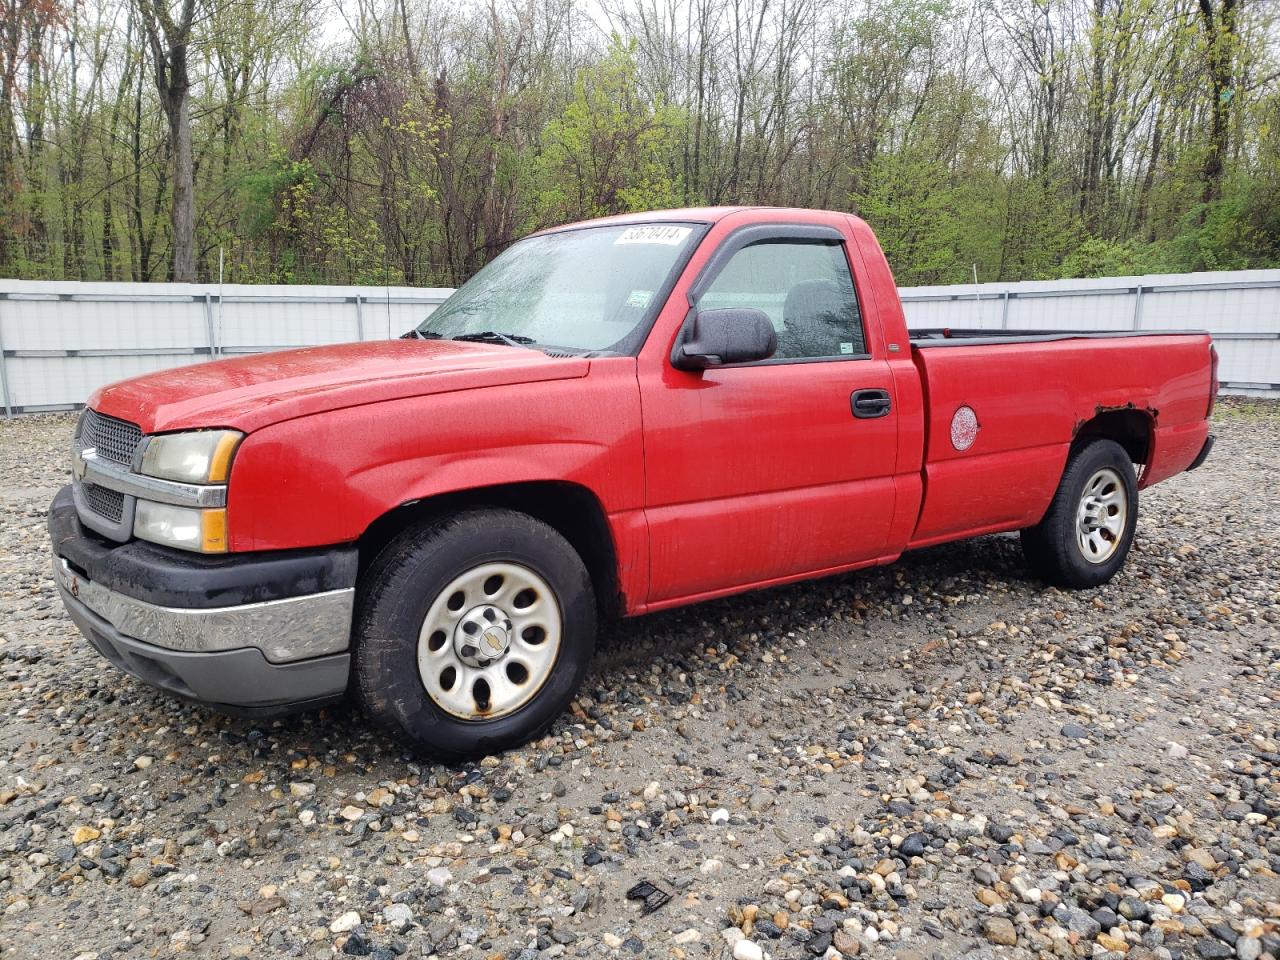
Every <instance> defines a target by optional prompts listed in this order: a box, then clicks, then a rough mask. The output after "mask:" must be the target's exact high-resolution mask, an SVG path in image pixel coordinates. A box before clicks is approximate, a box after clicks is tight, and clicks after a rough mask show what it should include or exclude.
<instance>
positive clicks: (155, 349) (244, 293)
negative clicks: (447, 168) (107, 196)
mask: <svg viewBox="0 0 1280 960" xmlns="http://www.w3.org/2000/svg"><path fill="white" fill-rule="evenodd" d="M451 292H452V291H451V290H445V289H418V288H413V287H320V286H249V285H240V284H227V285H226V286H224V287H221V288H220V287H218V286H217V285H205V284H147V283H70V282H67V283H62V282H44V281H22V280H0V388H2V391H3V401H4V407H5V412H6V414H8V413H13V412H25V411H39V410H58V409H67V408H71V407H75V406H79V405H80V404H83V403H84V401H85V400H86V399H87V398H88V397H89V395H90V394H91V393H92V392H93V391H94V390H96V389H97V388H98V387H100V386H102V385H103V384H106V383H110V382H112V381H114V380H121V379H124V378H126V377H132V376H138V375H140V374H144V373H150V372H152V371H154V370H161V369H165V368H167V367H175V366H181V365H184V364H190V363H199V362H202V361H204V360H209V359H212V358H216V357H221V356H231V355H236V354H243V353H257V352H261V351H264V350H279V349H283V348H287V347H300V346H312V345H315V344H323V343H341V342H345V341H349V340H381V339H386V338H389V337H395V336H399V335H400V334H401V333H403V332H404V331H406V330H408V329H409V328H410V327H413V326H415V325H416V324H418V323H420V322H421V321H422V320H423V319H424V318H425V317H427V316H428V315H430V313H431V311H432V310H434V309H435V308H436V306H438V305H439V304H440V303H442V302H443V301H444V299H445V298H446V297H447V296H448V295H449V294H450V293H451ZM900 292H901V294H902V300H903V305H904V309H905V310H906V314H907V323H908V325H909V326H911V327H914V328H922V327H958V328H959V327H976V328H980V329H992V330H995V329H1009V330H1019V329H1022V330H1133V329H1143V330H1181V329H1201V330H1208V331H1210V332H1211V333H1212V334H1213V336H1214V340H1215V342H1216V343H1217V346H1218V353H1219V355H1220V357H1221V366H1220V375H1221V378H1222V381H1223V386H1224V389H1225V390H1227V391H1229V392H1236V393H1253V394H1266V395H1272V396H1278V395H1280V270H1245V271H1236V272H1229V273H1192V274H1181V275H1159V276H1146V277H1106V278H1102V279H1097V280H1056V281H1028V282H1023V283H1005V284H982V285H980V286H974V285H971V284H966V285H961V286H947V287H907V288H903V289H902V290H901V291H900Z"/></svg>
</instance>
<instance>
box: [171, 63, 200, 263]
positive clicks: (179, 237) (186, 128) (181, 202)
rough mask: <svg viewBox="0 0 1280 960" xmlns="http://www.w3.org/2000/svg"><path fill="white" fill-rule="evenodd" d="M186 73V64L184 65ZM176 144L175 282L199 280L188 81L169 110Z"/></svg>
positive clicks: (176, 95) (178, 92)
mask: <svg viewBox="0 0 1280 960" xmlns="http://www.w3.org/2000/svg"><path fill="white" fill-rule="evenodd" d="M183 72H184V75H185V68H184V71H183ZM165 114H166V116H167V117H168V120H169V141H170V142H171V143H172V144H173V157H172V160H173V195H172V207H171V208H170V218H171V219H172V222H173V273H172V279H173V280H174V282H175V283H195V282H196V210H195V167H194V161H193V157H192V152H191V98H190V96H188V91H187V88H186V86H185V85H184V86H183V87H182V88H181V90H179V91H175V93H174V96H173V103H172V104H171V105H170V107H169V108H168V109H166V111H165Z"/></svg>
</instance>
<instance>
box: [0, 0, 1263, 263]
mask: <svg viewBox="0 0 1280 960" xmlns="http://www.w3.org/2000/svg"><path fill="white" fill-rule="evenodd" d="M701 204H770V205H794V206H808V207H822V208H830V209H840V210H849V211H853V212H856V213H858V214H860V215H861V216H863V217H864V218H866V219H867V220H868V221H869V222H870V223H871V224H872V226H873V227H874V228H875V230H876V231H877V233H878V235H879V236H880V238H881V241H882V243H883V244H884V246H885V249H886V252H887V253H888V255H889V257H890V261H891V263H892V264H893V266H894V269H895V273H896V276H897V279H898V281H899V283H901V284H903V285H912V284H929V283H957V282H967V281H972V279H973V277H974V273H975V271H976V273H977V276H978V278H979V279H980V280H983V281H993V280H1022V279H1037V278H1058V277H1082V276H1104V275H1116V274H1137V273H1158V272H1183V271H1191V270H1218V269H1242V268H1255V267H1275V266H1280V4H1277V2H1275V0H951V2H949V0H858V2H850V3H840V2H835V3H833V2H828V0H590V2H584V0H354V2H341V3H334V2H331V0H172V2H171V0H0V277H17V278H26V279H66V280H134V281H160V280H182V281H186V280H202V281H203V280H211V279H216V278H217V277H218V275H219V270H220V269H221V271H222V275H223V277H224V278H225V279H226V280H227V281H228V282H247V283H343V284H345V283H366V284H384V283H395V284H411V285H422V286H455V285H457V284H459V283H461V282H462V281H464V280H465V279H467V278H468V277H469V276H470V275H471V274H473V273H474V272H475V271H476V270H477V269H478V268H479V267H480V266H482V265H483V264H484V263H485V262H486V261H488V260H489V259H491V258H492V257H493V256H495V255H496V254H497V253H499V252H501V251H502V250H503V249H504V248H505V247H506V246H507V245H509V244H510V243H511V242H512V241H513V240H515V239H518V238H519V237H521V236H523V235H525V234H526V233H529V232H530V231H533V230H536V229H539V228H541V227H545V226H549V225H554V224H558V223H562V222H565V221H569V220H576V219H581V218H585V217H593V216H598V215H602V214H608V213H614V212H621V211H627V210H642V209H653V208H667V207H677V206H686V205H701Z"/></svg>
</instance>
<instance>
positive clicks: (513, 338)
mask: <svg viewBox="0 0 1280 960" xmlns="http://www.w3.org/2000/svg"><path fill="white" fill-rule="evenodd" d="M449 339H450V340H467V341H472V342H475V343H505V344H506V345H507V346H509V347H522V346H524V345H526V344H529V343H533V342H534V339H533V337H522V336H520V335H519V334H516V333H496V332H494V331H493V330H482V331H480V332H479V333H460V334H458V335H457V336H456V337H450V338H449Z"/></svg>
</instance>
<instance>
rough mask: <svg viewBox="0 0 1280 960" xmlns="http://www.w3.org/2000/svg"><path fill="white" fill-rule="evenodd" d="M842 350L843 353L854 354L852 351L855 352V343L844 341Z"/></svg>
mask: <svg viewBox="0 0 1280 960" xmlns="http://www.w3.org/2000/svg"><path fill="white" fill-rule="evenodd" d="M840 352H841V353H846V354H852V353H853V344H852V343H842V344H840Z"/></svg>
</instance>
